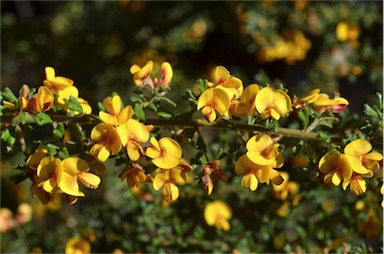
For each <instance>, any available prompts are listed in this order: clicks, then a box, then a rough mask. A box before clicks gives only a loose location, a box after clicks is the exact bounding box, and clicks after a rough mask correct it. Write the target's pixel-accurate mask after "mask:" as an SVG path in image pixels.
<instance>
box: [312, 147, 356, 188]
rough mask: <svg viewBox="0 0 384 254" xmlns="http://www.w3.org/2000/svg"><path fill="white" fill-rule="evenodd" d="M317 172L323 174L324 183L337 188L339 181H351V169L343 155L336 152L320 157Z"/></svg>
mask: <svg viewBox="0 0 384 254" xmlns="http://www.w3.org/2000/svg"><path fill="white" fill-rule="evenodd" d="M318 166H319V170H320V172H322V173H323V174H325V177H324V183H331V182H332V183H333V184H334V185H336V186H338V185H339V184H340V182H341V179H343V180H344V182H346V181H348V180H349V179H351V176H352V168H351V165H350V163H349V161H348V159H347V157H346V156H345V155H344V154H341V153H340V152H339V151H337V150H333V151H330V152H328V153H327V154H325V155H324V156H323V157H321V159H320V161H319V165H318Z"/></svg>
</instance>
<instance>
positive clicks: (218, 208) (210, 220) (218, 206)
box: [204, 200, 232, 231]
mask: <svg viewBox="0 0 384 254" xmlns="http://www.w3.org/2000/svg"><path fill="white" fill-rule="evenodd" d="M231 218H232V210H231V208H230V207H229V206H228V205H227V204H226V203H225V202H223V201H221V200H215V201H213V202H211V203H208V204H207V205H206V206H205V209H204V219H205V221H206V222H207V224H208V225H209V226H215V227H216V228H217V229H220V230H221V229H222V230H224V231H228V230H229V229H230V228H231V225H230V224H229V220H230V219H231Z"/></svg>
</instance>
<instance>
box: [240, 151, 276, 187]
mask: <svg viewBox="0 0 384 254" xmlns="http://www.w3.org/2000/svg"><path fill="white" fill-rule="evenodd" d="M235 171H236V174H238V175H244V176H243V179H242V181H241V185H242V186H244V187H246V188H249V189H250V190H251V191H255V190H256V189H257V186H258V184H259V182H260V183H267V184H269V182H270V180H272V182H273V183H275V184H281V183H282V182H283V178H282V177H281V176H280V174H279V172H278V171H276V170H274V169H273V168H272V167H271V166H270V165H267V166H261V165H257V164H255V163H253V162H252V161H251V160H250V159H249V158H248V156H247V155H243V156H241V157H240V158H239V159H238V160H237V162H236V165H235Z"/></svg>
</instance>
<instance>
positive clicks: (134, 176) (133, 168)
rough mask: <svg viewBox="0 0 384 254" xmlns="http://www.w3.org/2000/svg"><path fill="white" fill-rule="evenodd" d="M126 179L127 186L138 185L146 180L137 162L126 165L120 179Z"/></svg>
mask: <svg viewBox="0 0 384 254" xmlns="http://www.w3.org/2000/svg"><path fill="white" fill-rule="evenodd" d="M125 178H126V179H127V184H128V187H129V188H133V187H140V183H142V182H145V181H146V180H147V175H146V174H145V171H144V169H143V167H142V166H141V165H140V164H138V163H133V164H132V165H128V166H127V169H126V171H125V172H124V173H123V175H122V176H121V180H124V179H125Z"/></svg>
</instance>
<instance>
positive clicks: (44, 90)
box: [3, 67, 92, 115]
mask: <svg viewBox="0 0 384 254" xmlns="http://www.w3.org/2000/svg"><path fill="white" fill-rule="evenodd" d="M45 76H46V78H45V80H44V81H43V85H42V86H40V87H39V88H38V89H37V92H35V89H30V88H29V86H28V85H23V87H22V88H21V89H20V91H19V97H18V98H16V97H15V96H14V95H13V94H12V93H11V92H10V91H9V92H8V94H7V95H8V96H7V98H6V99H5V100H3V106H4V107H6V108H8V109H10V110H18V111H24V112H29V113H38V112H46V111H48V110H50V109H52V108H53V106H54V105H57V106H59V109H61V110H63V111H64V112H65V113H68V114H69V113H71V110H73V112H72V114H75V115H78V114H80V113H83V114H91V113H92V108H91V106H90V105H89V104H88V102H87V101H86V100H84V99H83V98H80V97H79V90H78V89H77V87H75V86H74V85H73V84H74V81H73V80H72V79H69V78H66V77H62V76H56V74H55V69H53V68H52V67H46V68H45ZM71 98H73V99H74V102H73V101H71V102H72V105H71V106H72V107H71V106H69V104H71V103H68V102H69V100H70V99H71ZM7 99H8V100H7ZM73 99H72V100H73ZM73 103H75V105H76V106H77V108H74V107H73Z"/></svg>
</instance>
